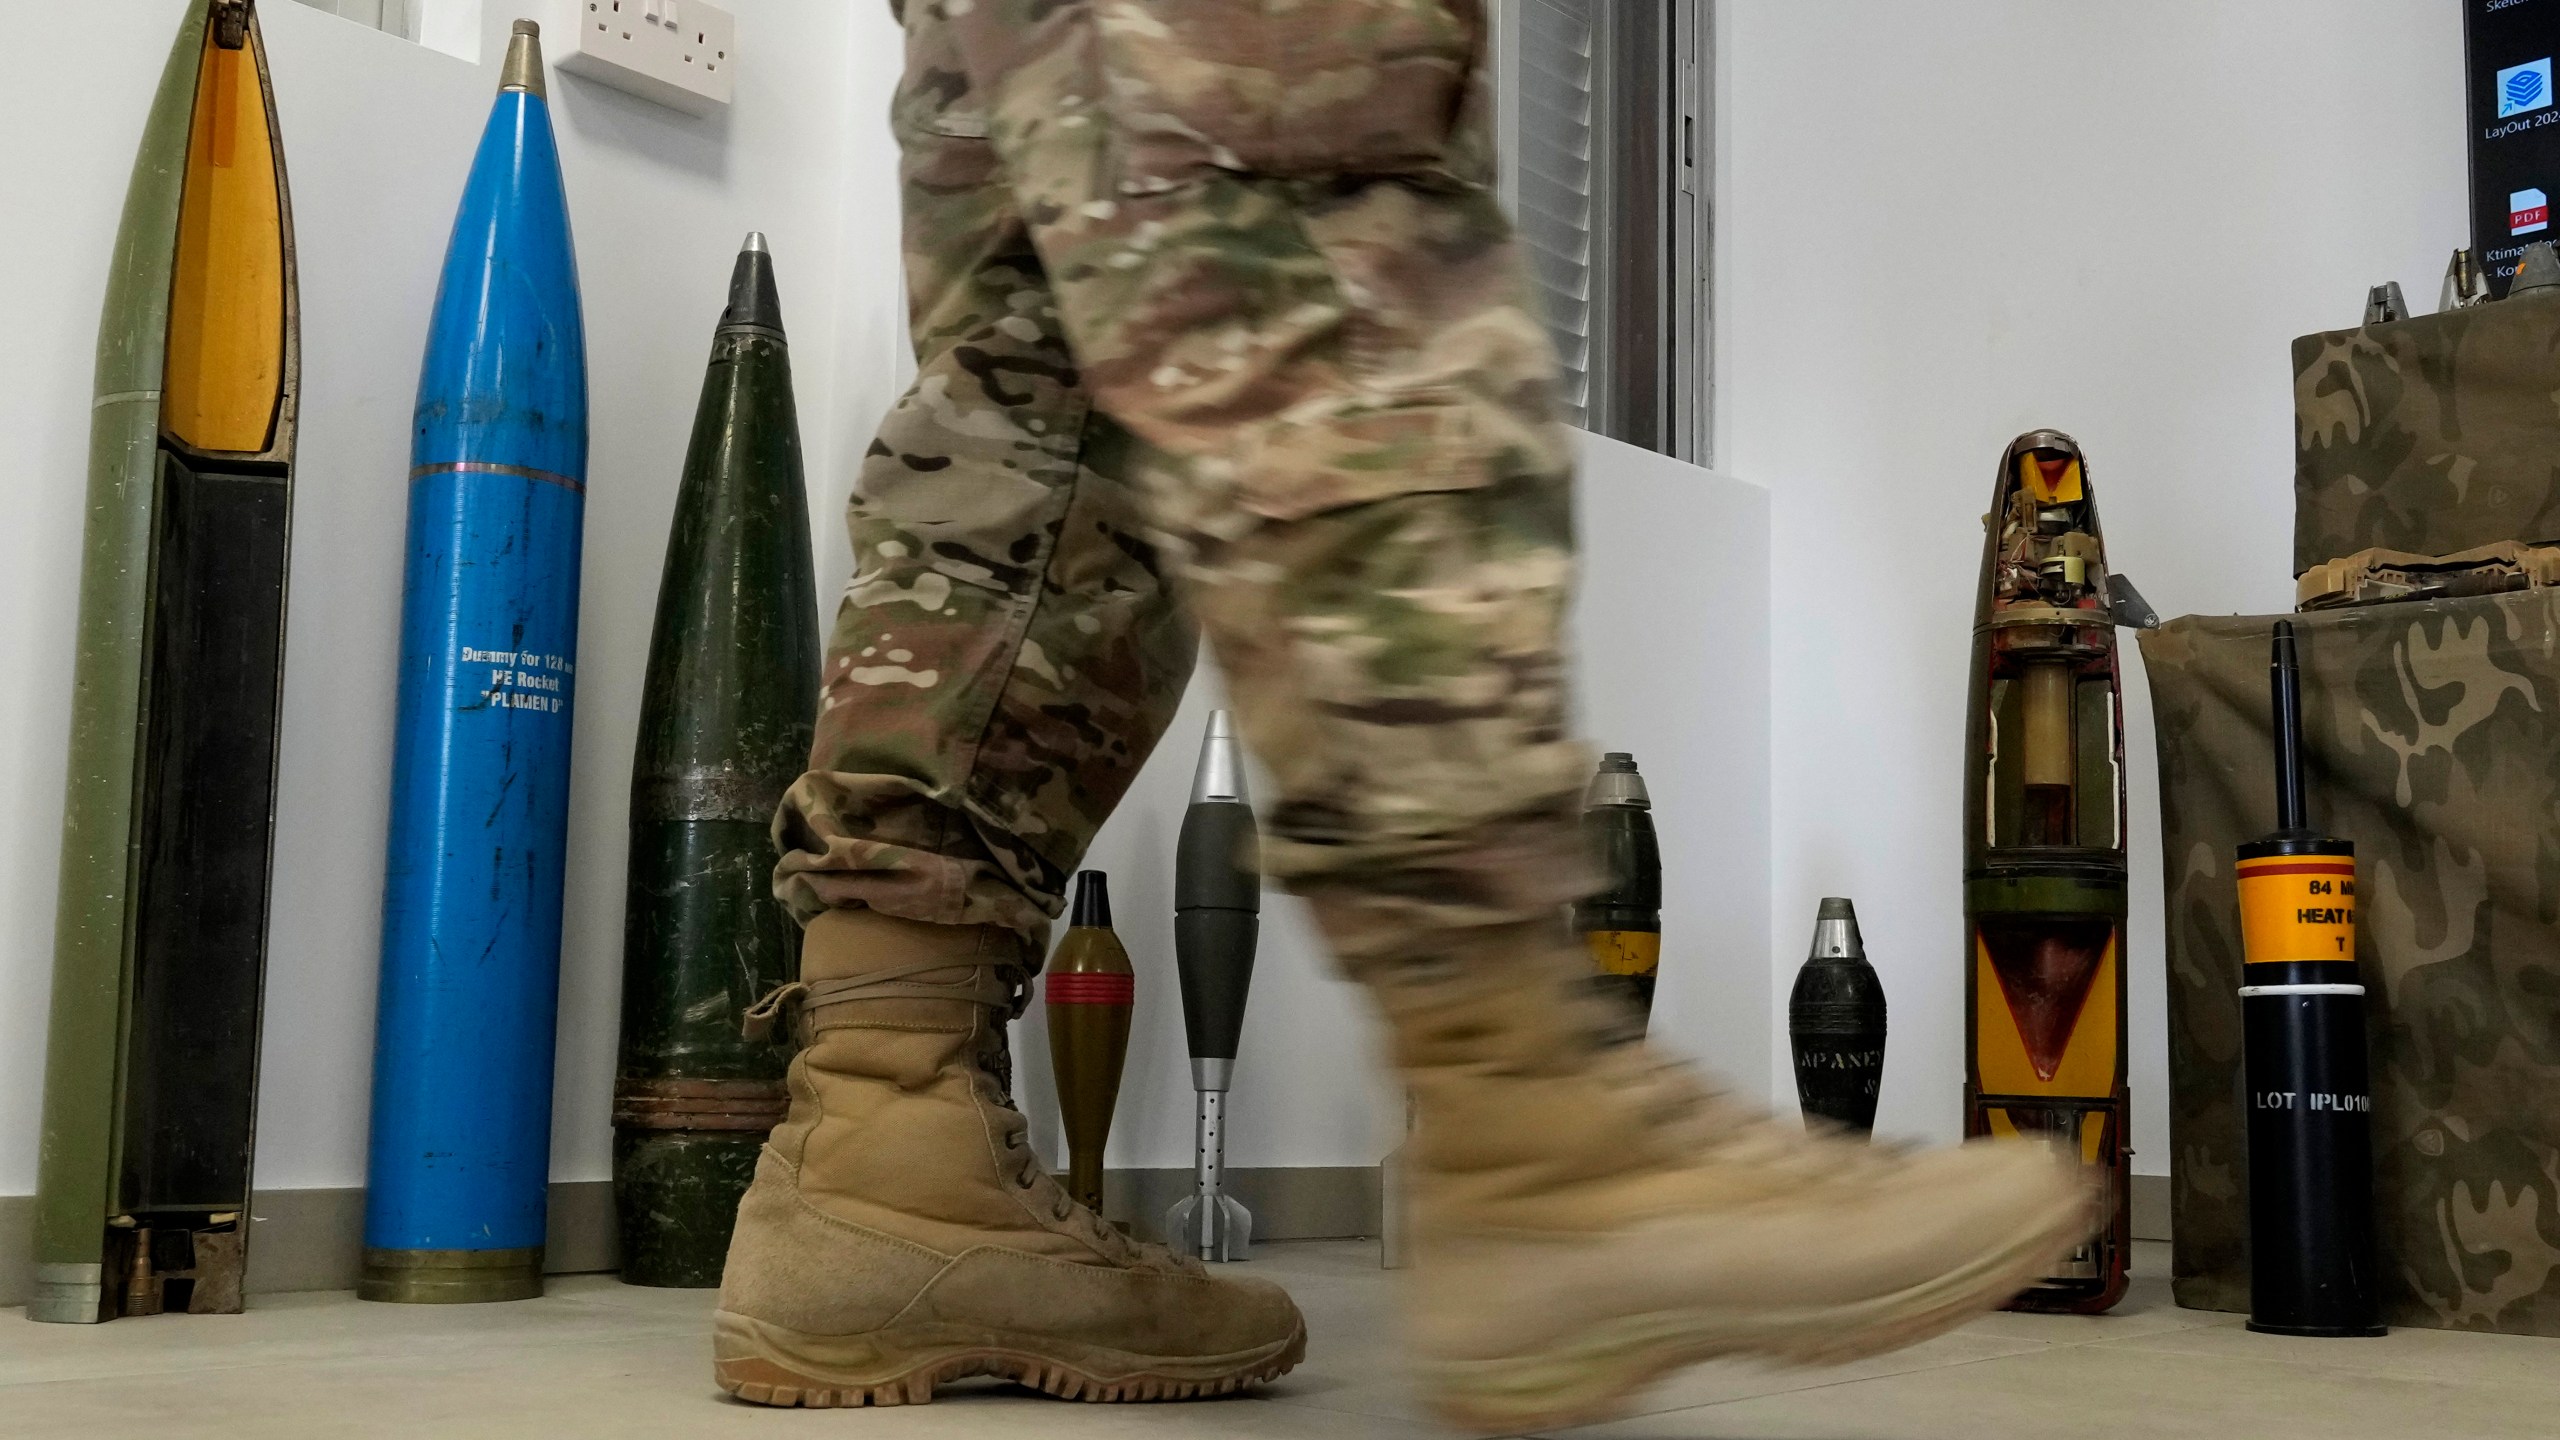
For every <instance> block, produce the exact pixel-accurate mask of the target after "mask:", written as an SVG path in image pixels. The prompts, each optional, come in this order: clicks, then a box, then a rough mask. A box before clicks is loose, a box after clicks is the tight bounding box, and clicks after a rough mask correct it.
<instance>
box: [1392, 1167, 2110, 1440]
mask: <svg viewBox="0 0 2560 1440" xmlns="http://www.w3.org/2000/svg"><path fill="white" fill-rule="evenodd" d="M2086 1218H2087V1217H2086V1214H2085V1212H2084V1211H2083V1210H2082V1209H2081V1207H2079V1206H2077V1205H2073V1206H2071V1207H2068V1208H2067V1209H2065V1210H2063V1211H2061V1212H2059V1213H2058V1214H2057V1215H2056V1216H2054V1217H2052V1218H2051V1219H2049V1220H2048V1222H2047V1223H2046V1224H2045V1225H2044V1226H2043V1227H2042V1228H2040V1229H2036V1230H2031V1231H2028V1232H2027V1233H2026V1237H2025V1238H2024V1239H2022V1240H2020V1241H2019V1242H2017V1243H2015V1244H2013V1245H2011V1246H2009V1247H2007V1248H2006V1249H2002V1250H1998V1251H1995V1252H1992V1253H1991V1254H1989V1255H1986V1256H1984V1257H1983V1258H1981V1259H1979V1260H1977V1261H1975V1262H1974V1263H1973V1264H1971V1265H1968V1266H1966V1267H1965V1268H1964V1269H1962V1270H1959V1271H1957V1272H1956V1273H1954V1274H1952V1275H1947V1276H1942V1277H1940V1278H1939V1279H1937V1280H1933V1281H1931V1282H1929V1283H1927V1284H1925V1285H1919V1286H1914V1287H1913V1288H1911V1289H1909V1290H1905V1291H1901V1292H1899V1293H1896V1294H1892V1295H1883V1296H1877V1297H1875V1298H1873V1299H1868V1300H1861V1301H1858V1302H1857V1303H1855V1304H1850V1305H1833V1306H1825V1307H1822V1308H1819V1309H1810V1310H1772V1311H1761V1312H1758V1313H1754V1314H1748V1315H1737V1314H1735V1313H1734V1312H1732V1311H1730V1310H1682V1311H1664V1312H1658V1313H1654V1314H1648V1315H1636V1316H1629V1317H1627V1318H1626V1319H1623V1320H1618V1321H1614V1322H1612V1323H1611V1324H1609V1325H1607V1326H1605V1327H1602V1328H1599V1329H1597V1330H1595V1331H1593V1332H1591V1333H1589V1334H1585V1335H1582V1336H1578V1337H1576V1338H1575V1339H1574V1341H1573V1342H1572V1343H1571V1344H1568V1345H1562V1346H1558V1347H1556V1348H1554V1349H1551V1350H1545V1351H1539V1352H1534V1353H1531V1354H1527V1355H1520V1356H1512V1357H1506V1358H1504V1359H1500V1360H1469V1361H1439V1362H1428V1363H1426V1364H1424V1365H1423V1366H1422V1367H1421V1379H1422V1388H1423V1393H1424V1397H1425V1399H1426V1401H1427V1402H1428V1403H1429V1404H1430V1406H1431V1408H1432V1410H1433V1411H1434V1412H1435V1413H1437V1414H1438V1415H1439V1417H1440V1418H1441V1419H1442V1420H1444V1421H1446V1422H1447V1423H1449V1424H1450V1425H1453V1426H1457V1427H1459V1428H1462V1429H1466V1430H1471V1431H1474V1432H1476V1433H1479V1434H1485V1435H1511V1434H1518V1433H1521V1432H1524V1431H1544V1430H1551V1429H1566V1428H1570V1427H1572V1426H1576V1425H1590V1424H1596V1423H1599V1422H1601V1421H1605V1420H1614V1419H1617V1418H1620V1417H1621V1416H1623V1415H1625V1414H1626V1413H1627V1411H1628V1409H1629V1408H1630V1402H1631V1401H1632V1400H1633V1398H1634V1397H1635V1395H1636V1394H1637V1393H1639V1392H1640V1391H1642V1390H1644V1389H1645V1388H1646V1387H1647V1386H1649V1385H1651V1384H1653V1382H1655V1381H1656V1380H1659V1379H1661V1378H1662V1377H1664V1376H1666V1375H1668V1374H1671V1373H1672V1372H1674V1371H1677V1370H1683V1369H1686V1368H1688V1367H1689V1366H1692V1365H1697V1364H1701V1363H1703V1362H1706V1361H1709V1360H1721V1359H1731V1358H1737V1357H1750V1358H1756V1359H1762V1360H1773V1361H1776V1362H1778V1363H1780V1364H1782V1365H1843V1364H1847V1363H1849V1362H1851V1361H1854V1360H1863V1359H1866V1358H1867V1357H1869V1356H1873V1355H1882V1354H1885V1353H1887V1352H1890V1351H1894V1350H1899V1349H1901V1348H1903V1347H1904V1346H1906V1345H1916V1344H1918V1343H1920V1342H1921V1341H1923V1340H1928V1339H1932V1338H1934V1337H1936V1336H1939V1335H1943V1334H1945V1333H1946V1332H1947V1331H1950V1330H1953V1329H1955V1328H1956V1327H1957V1326H1959V1325H1962V1324H1964V1323H1965V1322H1966V1321H1968V1320H1971V1319H1973V1318H1974V1317H1976V1316H1978V1315H1981V1314H1984V1313H1986V1312H1988V1311H1990V1310H1992V1309H1993V1308H1995V1307H1997V1306H1998V1305H2000V1304H2001V1303H2002V1302H2004V1301H2006V1300H2008V1299H2009V1298H2010V1297H2011V1296H2013V1295H2016V1294H2017V1293H2018V1292H2019V1291H2020V1290H2023V1289H2025V1288H2026V1287H2027V1286H2028V1285H2030V1284H2033V1283H2034V1282H2035V1281H2036V1280H2037V1279H2038V1278H2040V1277H2041V1276H2043V1275H2045V1274H2046V1273H2048V1272H2049V1271H2050V1270H2051V1269H2052V1268H2053V1266H2054V1265H2055V1264H2057V1263H2059V1262H2060V1261H2061V1259H2062V1257H2063V1256H2064V1255H2066V1254H2068V1253H2070V1250H2071V1248H2072V1247H2073V1246H2074V1245H2076V1244H2078V1243H2079V1239H2080V1234H2081V1231H2082V1229H2083V1228H2084V1225H2085V1222H2086Z"/></svg>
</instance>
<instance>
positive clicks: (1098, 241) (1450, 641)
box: [775, 0, 1586, 961]
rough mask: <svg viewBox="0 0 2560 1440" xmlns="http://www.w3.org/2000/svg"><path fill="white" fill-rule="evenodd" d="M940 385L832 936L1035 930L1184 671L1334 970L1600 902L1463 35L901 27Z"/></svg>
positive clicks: (886, 525)
mask: <svg viewBox="0 0 2560 1440" xmlns="http://www.w3.org/2000/svg"><path fill="white" fill-rule="evenodd" d="M902 19H903V20H904V23H905V26H906V34H907V46H908V57H907V61H908V65H907V74H906V79H905V82H904V83H903V85H902V86H901V87H900V90H899V94H898V97H897V100H896V103H895V110H894V124H895V128H896V132H897V135H898V139H899V142H900V144H901V146H902V148H903V151H904V155H905V165H904V176H905V206H906V248H907V256H906V261H907V270H908V276H909V282H910V286H911V289H912V296H911V299H912V322H913V331H914V335H915V342H916V351H917V360H918V365H919V372H920V373H919V375H918V377H917V380H916V383H915V386H914V388H913V389H912V390H910V391H909V392H908V393H907V395H906V396H905V397H904V398H903V399H902V400H901V401H900V402H899V403H898V405H897V407H896V408H895V409H894V410H893V411H892V412H891V414H890V415H889V417H888V419H887V420H886V422H885V423H884V424H883V426H882V428H881V431H880V435H879V438H878V440H877V441H876V442H875V443H874V444H873V446H872V449H871V452H870V454H869V456H868V458H867V459H866V461H865V464H864V468H863V471H862V474H861V477H860V480H859V483H858V485H857V489H856V493H855V496H854V499H853V503H852V506H851V512H850V517H849V524H850V526H851V531H852V539H853V545H854V551H855V564H856V570H855V575H854V578H853V581H852V584H851V586H850V587H849V588H848V590H847V591H846V594H845V597H844V602H843V605H842V608H841V610H840V611H839V613H838V616H837V620H836V625H835V631H834V635H833V637H832V640H831V644H830V650H829V654H828V657H827V664H826V671H825V679H824V686H823V693H822V698H821V700H820V706H821V709H820V714H819V718H818V724H817V741H816V745H815V751H814V754H813V756H812V759H811V762H810V769H809V772H808V773H807V774H806V775H805V776H803V777H802V778H801V780H800V781H799V783H798V784H797V785H795V786H794V787H793V789H792V791H791V793H790V795H789V797H788V798H787V799H786V801H785V803H784V806H783V810H782V813H781V814H780V816H779V817H778V818H777V820H776V822H775V833H776V838H777V841H778V843H779V845H780V847H781V849H782V851H783V860H782V863H781V866H780V868H779V870H778V871H777V873H776V887H777V893H779V894H780V895H781V896H782V897H783V899H784V900H785V901H786V902H788V903H789V904H790V905H791V906H792V907H793V908H794V909H795V910H796V911H797V912H799V913H800V914H802V915H803V916H804V917H805V916H807V915H810V914H814V913H817V912H818V911H820V910H822V909H824V908H826V907H829V906H871V907H874V908H877V909H879V910H882V911H884V912H887V913H891V914H896V915H900V916H904V917H907V918H911V919H918V920H925V921H933V922H944V923H967V924H993V925H1000V926H1006V927H1010V928H1013V929H1014V930H1016V931H1018V932H1020V933H1022V934H1023V935H1024V936H1025V937H1026V938H1031V937H1036V936H1038V935H1040V934H1041V933H1043V932H1044V930H1045V927H1046V925H1047V923H1048V921H1049V919H1050V918H1051V917H1052V916H1054V915H1055V914H1056V913H1057V912H1058V910H1059V908H1060V897H1061V894H1062V891H1063V889H1064V885H1065V881H1066V879H1067V878H1068V876H1069V875H1070V874H1071V873H1072V872H1073V870H1074V869H1075V867H1076V865H1077V864H1078V862H1079V860H1080V859H1081V857H1082V855H1083V853H1084V851H1085V848H1086V846H1087V845H1088V844H1089V843H1090V842H1091V840H1092V838H1093V835H1094V832H1095V830H1096V829H1097V828H1098V827H1099V826H1100V825H1101V824H1102V822H1103V820H1104V819H1105V818H1106V817H1107V816H1108V815H1109V814H1110V812H1111V809H1112V807H1113V806H1114V805H1115V804H1116V803H1117V802H1118V801H1119V799H1120V797H1121V796H1122V795H1123V793H1125V792H1126V790H1127V788H1128V786H1129V784H1130V782H1131V780H1132V779H1133V778H1134V776H1135V774H1136V772H1137V770H1138V768H1139V766H1140V765H1141V764H1142V763H1143V762H1144V761H1145V760H1146V758H1147V756H1148V753H1149V752H1150V751H1151V750H1152V749H1153V748H1154V747H1155V744H1156V742H1157V740H1158V739H1159V738H1160V736H1161V735H1162V732H1163V730H1164V727H1165V725H1166V724H1167V722H1168V721H1169V719H1170V717H1171V714H1172V712H1173V710H1174V708H1175V706H1176V704H1177V703H1178V701H1179V700H1180V698H1181V694H1182V691H1183V688H1184V686H1185V684H1186V682H1187V680H1188V678H1189V675H1190V671H1191V665H1192V659H1193V652H1194V633H1195V631H1194V627H1195V625H1196V626H1197V627H1198V629H1199V630H1200V631H1202V632H1205V634H1206V635H1207V638H1208V640H1209V643H1210V645H1211V647H1212V649H1213V651H1214V652H1215V654H1216V656H1217V658H1218V661H1219V663H1220V665H1221V666H1222V668H1223V669H1224V670H1225V672H1226V674H1227V676H1228V678H1229V681H1230V685H1231V689H1232V692H1233V700H1234V705H1235V708H1236V711H1237V720H1238V724H1239V728H1240V729H1241V731H1242V733H1243V735H1244V738H1245V741H1246V743H1247V745H1248V746H1249V747H1250V748H1251V749H1252V750H1253V752H1254V753H1255V754H1256V756H1257V757H1258V758H1259V759H1260V760H1261V761H1262V762H1263V764H1264V766H1265V768H1266V769H1267V770H1268V771H1269V773H1270V774H1271V776H1272V778H1273V783H1274V786H1275V787H1276V789H1277V791H1278V793H1277V794H1276V795H1274V796H1267V797H1263V798H1264V804H1263V808H1262V815H1263V820H1264V825H1265V832H1266V833H1265V840H1264V848H1263V857H1262V859H1263V865H1264V868H1265V870H1266V871H1268V872H1270V873H1273V874H1275V875H1277V876H1279V877H1281V878H1282V879H1283V880H1284V881H1286V882H1287V883H1288V884H1289V885H1290V886H1291V888H1293V889H1296V890H1298V891H1300V892H1301V893H1304V894H1307V895H1309V896H1310V897H1311V898H1314V899H1316V900H1317V902H1318V908H1319V913H1320V915H1322V916H1323V918H1324V920H1325V925H1326V929H1327V931H1328V933H1329V934H1330V935H1331V936H1332V938H1333V939H1334V941H1335V943H1336V945H1337V948H1340V949H1342V950H1343V951H1344V953H1345V958H1346V959H1351V960H1355V961H1356V960H1358V959H1360V958H1362V957H1363V956H1365V955H1379V956H1391V955H1397V954H1408V953H1414V952H1415V951H1417V949H1419V950H1422V951H1441V950H1446V949H1448V948H1449V947H1450V946H1451V945H1453V944H1456V943H1457V941H1456V940H1455V939H1454V938H1452V937H1460V936H1463V935H1464V934H1466V933H1467V932H1469V931H1471V930H1475V929H1478V928H1480V927H1484V926H1490V925H1500V924H1506V923H1511V922H1515V921H1517V920H1520V919H1523V918H1527V917H1531V916H1540V915H1550V914H1552V913H1553V912H1554V907H1555V906H1557V905H1558V904H1560V903H1562V902H1564V901H1566V900H1569V899H1571V898H1573V897H1574V896H1575V894H1576V893H1577V892H1578V891H1579V890H1580V889H1582V888H1584V885H1583V878H1584V871H1583V862H1582V860H1581V851H1580V842H1579V840H1578V838H1577V832H1576V830H1575V828H1574V816H1573V812H1574V809H1575V801H1574V797H1575V796H1576V794H1577V793H1578V791H1579V789H1580V786H1581V783H1582V781H1583V779H1584V776H1585V773H1586V757H1585V755H1584V753H1583V751H1582V749H1581V747H1579V746H1578V745H1577V744H1575V743H1574V742H1573V740H1572V739H1571V737H1570V734H1569V730H1568V725H1567V718H1566V703H1567V702H1566V683H1565V672H1564V666H1563V658H1562V654H1561V650H1560V640H1561V633H1560V632H1561V629H1562V625H1563V619H1564V614H1565V608H1566V605H1567V602H1568V600H1569V598H1570V591H1571V580H1572V568H1573V566H1572V536H1571V515H1570V477H1569V468H1568V464H1567V459H1566V455H1565V450H1564V446H1563V432H1562V431H1561V430H1560V429H1559V427H1558V426H1557V425H1556V424H1555V423H1554V421H1553V420H1552V418H1551V413H1552V385H1553V374H1554V358H1553V355H1552V353H1551V352H1550V349H1549V346H1548V342H1547V339H1546V337H1545V334H1544V332H1543V330H1542V329H1541V328H1540V326H1539V325H1538V323H1537V322H1536V320H1535V318H1534V316H1533V313H1532V312H1531V310H1530V308H1529V301H1528V298H1527V296H1526V292H1525V289H1524V286H1523V282H1522V276H1521V273H1520V269H1519V264H1518V260H1517V256H1516V253H1515V251H1514V249H1513V246H1512V242H1511V237H1510V233H1509V229H1508V226H1507V224H1506V222H1505V221H1504V219H1503V218H1502V216H1501V214H1500V213H1499V211H1498V209H1497V207H1496V204H1495V200H1494V197H1493V195H1492V194H1491V192H1490V191H1489V189H1488V188H1487V186H1486V184H1485V181H1486V180H1487V179H1488V178H1489V177H1488V162H1487V159H1486V155H1487V151H1486V147H1485V145H1484V143H1483V135H1484V125H1483V119H1484V114H1483V112H1484V103H1483V96H1482V95H1481V93H1480V91H1479V89H1478V87H1477V86H1476V84H1475V82H1474V72H1475V68H1476V62H1477V59H1478V51H1479V49H1480V47H1481V43H1482V39H1483V33H1482V29H1483V27H1482V16H1481V12H1480V6H1479V5H1478V4H1475V3H1470V0H1256V3H1239V0H908V3H906V4H905V5H904V6H903V15H902Z"/></svg>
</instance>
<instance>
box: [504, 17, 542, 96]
mask: <svg viewBox="0 0 2560 1440" xmlns="http://www.w3.org/2000/svg"><path fill="white" fill-rule="evenodd" d="M510 90H521V91H523V92H524V93H525V94H527V95H531V96H533V97H534V98H535V99H537V100H542V101H546V102H547V101H549V100H550V98H551V91H550V89H549V88H548V87H547V86H546V85H544V83H543V79H542V27H541V26H539V25H537V24H535V23H534V22H532V21H530V20H519V21H517V22H516V28H515V33H514V34H512V35H510V36H508V37H507V63H506V64H505V65H503V66H501V67H500V68H499V70H498V93H499V94H501V95H504V94H506V93H507V92H508V91H510Z"/></svg>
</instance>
